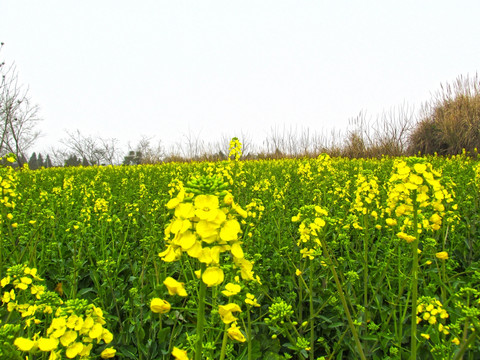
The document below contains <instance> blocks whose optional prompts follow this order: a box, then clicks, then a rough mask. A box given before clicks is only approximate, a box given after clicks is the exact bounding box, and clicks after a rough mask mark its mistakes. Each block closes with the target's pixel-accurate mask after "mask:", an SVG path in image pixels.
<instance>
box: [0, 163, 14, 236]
mask: <svg viewBox="0 0 480 360" xmlns="http://www.w3.org/2000/svg"><path fill="white" fill-rule="evenodd" d="M0 160H2V158H0ZM7 161H8V162H14V161H15V159H14V158H13V157H10V156H9V157H7ZM16 185H17V178H16V176H15V171H14V170H13V168H12V167H11V166H4V167H1V168H0V204H1V205H2V207H5V208H6V213H7V219H8V221H9V222H10V224H11V226H12V227H13V228H16V227H17V223H16V222H15V219H14V218H13V215H12V209H14V208H15V204H16V198H17V197H18V194H17V192H16ZM5 220H6V219H0V224H1V223H4V222H5Z"/></svg>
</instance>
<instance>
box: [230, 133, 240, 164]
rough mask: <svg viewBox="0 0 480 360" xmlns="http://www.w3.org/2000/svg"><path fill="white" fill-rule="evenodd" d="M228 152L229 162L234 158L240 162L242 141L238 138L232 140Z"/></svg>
mask: <svg viewBox="0 0 480 360" xmlns="http://www.w3.org/2000/svg"><path fill="white" fill-rule="evenodd" d="M228 150H229V152H228V160H231V159H232V158H233V159H234V160H235V161H238V160H240V157H241V156H242V143H241V142H240V140H238V138H236V137H234V138H232V140H230V146H229V149H228Z"/></svg>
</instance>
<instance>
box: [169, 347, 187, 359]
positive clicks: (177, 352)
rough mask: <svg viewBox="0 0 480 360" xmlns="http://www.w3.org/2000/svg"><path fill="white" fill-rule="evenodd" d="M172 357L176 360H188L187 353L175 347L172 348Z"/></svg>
mask: <svg viewBox="0 0 480 360" xmlns="http://www.w3.org/2000/svg"><path fill="white" fill-rule="evenodd" d="M172 356H173V357H174V358H175V359H177V360H189V359H188V354H187V352H186V351H185V350H181V349H179V348H177V347H175V346H174V347H173V350H172Z"/></svg>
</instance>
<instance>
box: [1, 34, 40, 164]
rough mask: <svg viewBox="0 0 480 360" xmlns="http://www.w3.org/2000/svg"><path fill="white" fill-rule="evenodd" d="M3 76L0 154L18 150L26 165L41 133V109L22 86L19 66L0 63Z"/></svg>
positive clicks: (18, 157)
mask: <svg viewBox="0 0 480 360" xmlns="http://www.w3.org/2000/svg"><path fill="white" fill-rule="evenodd" d="M2 47H3V43H1V44H0V50H1V48H2ZM0 75H1V80H0V155H5V154H6V153H10V152H11V153H14V154H15V155H16V157H17V162H18V164H19V165H20V166H22V165H23V159H26V152H27V150H28V149H29V148H30V147H31V146H32V145H33V143H34V142H35V141H36V140H37V138H38V137H39V136H40V132H39V131H37V130H36V125H37V122H38V121H39V120H40V119H39V117H38V110H39V108H38V105H34V104H32V103H31V101H30V98H29V95H28V88H25V87H22V86H21V85H19V83H18V73H17V70H16V67H15V65H11V66H9V67H5V62H2V63H0Z"/></svg>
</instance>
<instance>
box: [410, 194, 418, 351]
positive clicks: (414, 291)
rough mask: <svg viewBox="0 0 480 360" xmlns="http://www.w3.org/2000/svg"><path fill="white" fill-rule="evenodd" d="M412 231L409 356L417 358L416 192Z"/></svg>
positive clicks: (414, 195) (415, 195)
mask: <svg viewBox="0 0 480 360" xmlns="http://www.w3.org/2000/svg"><path fill="white" fill-rule="evenodd" d="M413 197H414V202H413V206H414V208H413V231H414V232H415V240H414V241H413V243H412V251H413V263H412V278H413V279H412V317H411V321H410V324H411V330H412V332H411V336H410V338H411V340H410V341H411V348H410V352H411V353H410V358H411V359H412V360H415V359H416V358H417V295H418V214H417V211H418V206H417V202H416V200H415V199H416V197H417V192H416V191H414V192H413Z"/></svg>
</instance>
